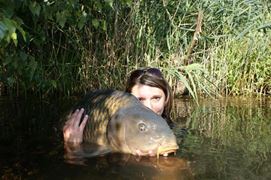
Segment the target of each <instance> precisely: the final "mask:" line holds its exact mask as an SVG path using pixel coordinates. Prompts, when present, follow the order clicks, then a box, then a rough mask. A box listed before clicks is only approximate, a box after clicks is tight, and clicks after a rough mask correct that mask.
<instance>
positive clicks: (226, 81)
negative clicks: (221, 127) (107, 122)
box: [0, 0, 271, 99]
mask: <svg viewBox="0 0 271 180" xmlns="http://www.w3.org/2000/svg"><path fill="white" fill-rule="evenodd" d="M76 2H77V1H76ZM84 2H85V1H82V3H84ZM110 2H111V1H110ZM127 2H128V1H127ZM99 3H100V2H98V1H93V2H91V3H89V2H85V4H80V5H82V7H83V6H84V7H85V9H91V8H94V10H95V11H94V12H95V13H96V14H95V13H93V14H92V16H91V18H93V19H92V20H97V18H98V20H100V21H99V22H100V28H96V27H94V26H93V24H94V25H95V23H97V22H96V21H92V25H91V23H86V25H85V26H82V27H81V26H80V27H78V26H77V25H76V26H73V25H70V24H68V23H66V25H65V26H64V25H63V24H60V25H59V24H57V23H56V22H52V20H51V19H50V21H49V22H46V23H47V26H46V27H43V26H42V27H41V28H44V29H45V31H44V32H45V34H42V37H45V38H47V40H46V41H37V40H38V36H37V37H35V38H33V41H31V42H30V45H26V44H24V45H23V51H24V52H23V53H24V54H26V55H27V58H26V60H25V61H24V63H25V64H23V65H24V66H21V67H22V69H29V70H26V71H25V70H20V71H21V72H20V73H19V74H18V73H17V72H18V71H17V70H18V66H17V65H16V64H14V62H15V61H16V63H17V64H18V63H22V61H20V59H21V55H17V56H16V57H17V58H16V59H15V60H14V58H10V57H11V56H9V54H11V53H12V52H13V50H14V49H19V48H21V46H17V47H14V46H12V48H13V49H12V48H10V49H7V48H6V49H2V48H0V52H1V53H0V56H1V57H3V58H4V59H5V60H4V61H3V62H2V63H1V69H2V70H1V71H0V72H1V74H4V75H5V77H3V78H2V79H3V80H1V81H2V83H1V84H0V88H1V89H0V91H1V92H3V89H4V88H5V87H8V88H9V90H10V92H12V91H19V92H20V91H29V90H30V91H34V92H39V93H40V94H43V95H44V94H45V95H47V94H48V95H49V94H53V93H56V92H57V93H60V94H64V95H71V94H73V93H76V92H82V91H87V90H89V89H93V88H107V87H110V88H112V87H113V88H116V89H123V88H124V84H125V80H124V79H126V77H127V75H128V73H129V72H131V71H132V70H133V69H135V68H138V67H142V66H155V67H159V68H161V70H162V71H163V73H164V74H165V77H166V78H167V79H168V80H169V83H170V85H171V86H172V87H173V90H174V93H175V94H179V93H181V91H182V90H181V89H183V88H182V87H183V86H185V87H186V88H187V90H188V91H189V92H190V94H191V95H192V96H193V97H194V98H195V99H197V98H198V96H199V95H221V94H222V95H252V94H270V91H271V88H270V86H271V82H270V81H271V80H270V77H271V70H270V68H267V67H270V64H271V62H270V61H271V60H270V59H271V58H270V54H271V49H270V43H269V42H270V39H271V30H270V27H271V24H270V23H271V14H270V3H268V1H265V0H257V1H256V0H248V1H243V0H234V1H227V0H216V1H211V0H203V1H201V0H196V1H190V0H185V1H167V0H159V1H152V0H151V1H133V2H131V4H130V5H129V6H127V5H125V3H120V2H119V1H114V2H113V3H112V4H111V5H112V9H111V10H108V8H104V9H103V8H102V9H99V8H98V10H97V7H98V6H97V4H98V5H99ZM100 5H101V4H100ZM107 6H108V5H107ZM107 6H106V7H107ZM41 7H43V6H41ZM82 7H81V9H82ZM95 8H96V9H95ZM78 10H80V8H79V9H78ZM92 10H93V9H92ZM71 11H72V9H71ZM60 12H61V11H60ZM63 12H64V11H63ZM76 12H77V11H76ZM79 12H81V11H79ZM24 13H26V12H24ZM73 13H75V12H73ZM73 13H71V14H73ZM60 14H61V13H60ZM200 14H202V21H199V15H200ZM95 18H96V19H95ZM99 18H100V19H99ZM93 22H95V23H93ZM25 23H26V22H25ZM36 25H38V24H36ZM38 33H39V32H38V31H37V34H38ZM36 41H37V42H36ZM33 42H35V43H33ZM40 42H43V44H39V43H40ZM37 44H39V45H38V46H37ZM9 47H10V46H9ZM1 54H5V55H4V56H3V55H1ZM7 57H9V58H10V61H7V59H8V58H7ZM30 57H31V58H32V60H31V58H30ZM31 62H32V63H31ZM33 65H35V66H33ZM9 66H10V67H9ZM24 67H26V68H24ZM33 67H35V68H33ZM7 71H9V73H7ZM12 71H13V72H16V73H15V74H17V75H14V73H13V72H12ZM30 72H31V73H30ZM25 74H26V76H25ZM29 74H30V75H29Z"/></svg>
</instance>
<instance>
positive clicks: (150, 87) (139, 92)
mask: <svg viewBox="0 0 271 180" xmlns="http://www.w3.org/2000/svg"><path fill="white" fill-rule="evenodd" d="M126 92H129V93H131V94H133V95H134V96H135V97H137V98H138V99H139V101H141V103H142V104H144V105H145V106H147V107H148V108H150V109H151V110H152V111H153V112H155V113H157V114H158V115H161V116H162V117H163V118H164V119H165V120H166V121H167V122H168V124H169V125H170V126H171V125H172V121H171V120H170V112H171V108H172V103H173V95H172V91H171V88H170V86H169V84H168V82H167V81H166V80H165V78H164V77H163V74H162V73H161V71H160V70H159V69H157V68H140V69H137V70H134V71H133V72H132V73H131V74H130V77H129V78H128V80H127V83H126ZM83 112H84V109H80V110H78V109H77V110H76V111H75V112H74V113H73V114H72V115H71V116H70V117H69V118H68V119H69V120H68V121H67V122H66V124H65V125H64V127H63V136H64V142H69V143H73V144H74V145H76V144H80V143H81V142H82V141H83V131H84V128H85V125H86V123H87V120H88V116H87V115H86V116H85V117H84V118H83V121H82V123H81V124H80V125H79V123H80V119H81V117H82V114H83Z"/></svg>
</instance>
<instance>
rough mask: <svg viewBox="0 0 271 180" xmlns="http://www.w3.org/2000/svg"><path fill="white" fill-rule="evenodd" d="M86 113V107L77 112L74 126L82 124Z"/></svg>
mask: <svg viewBox="0 0 271 180" xmlns="http://www.w3.org/2000/svg"><path fill="white" fill-rule="evenodd" d="M83 113H84V108H81V109H80V111H79V112H78V113H77V115H76V117H75V118H74V122H73V123H74V126H75V127H78V126H79V124H80V120H81V117H82V115H83Z"/></svg>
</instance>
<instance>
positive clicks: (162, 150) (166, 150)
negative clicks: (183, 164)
mask: <svg viewBox="0 0 271 180" xmlns="http://www.w3.org/2000/svg"><path fill="white" fill-rule="evenodd" d="M177 149H179V146H177V145H173V146H166V147H161V146H159V147H158V149H157V154H156V157H157V158H159V156H160V155H162V156H165V157H166V156H168V155H169V154H171V153H174V155H176V151H177Z"/></svg>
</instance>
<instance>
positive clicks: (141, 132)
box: [107, 106, 178, 156]
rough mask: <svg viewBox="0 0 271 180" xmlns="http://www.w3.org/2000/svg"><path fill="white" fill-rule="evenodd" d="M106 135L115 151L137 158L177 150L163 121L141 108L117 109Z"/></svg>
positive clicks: (165, 153)
mask: <svg viewBox="0 0 271 180" xmlns="http://www.w3.org/2000/svg"><path fill="white" fill-rule="evenodd" d="M107 136H108V140H109V143H110V145H111V146H112V147H113V148H112V149H114V150H115V151H118V152H123V153H129V154H134V155H138V156H159V155H164V156H167V155H168V154H169V153H173V152H174V153H176V150H177V149H178V145H177V141H176V136H175V135H174V133H173V131H172V130H171V129H170V127H169V126H168V124H167V122H166V120H165V119H163V118H162V117H161V116H159V115H157V114H156V113H154V112H153V111H151V110H150V109H148V108H146V107H143V106H135V107H129V108H122V109H120V110H119V111H118V112H117V113H116V115H114V117H112V119H111V120H110V122H109V125H108V129H107Z"/></svg>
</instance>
